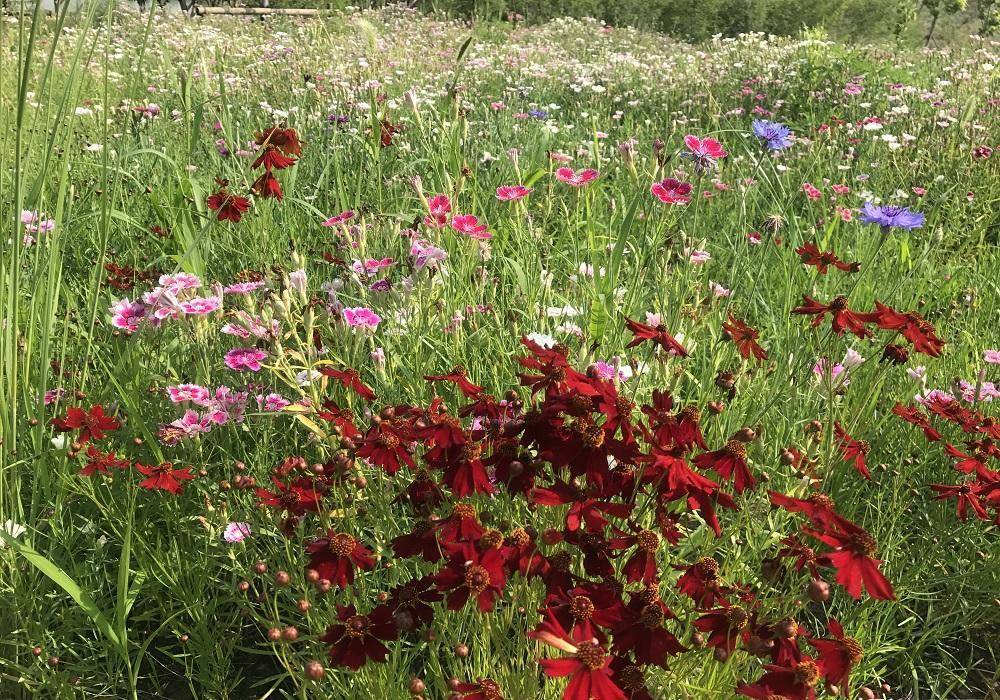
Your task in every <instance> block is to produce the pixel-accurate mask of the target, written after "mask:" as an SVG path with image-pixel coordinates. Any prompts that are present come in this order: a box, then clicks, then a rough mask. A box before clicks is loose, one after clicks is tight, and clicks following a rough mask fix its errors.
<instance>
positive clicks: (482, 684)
mask: <svg viewBox="0 0 1000 700" xmlns="http://www.w3.org/2000/svg"><path fill="white" fill-rule="evenodd" d="M479 693H480V695H482V696H483V700H503V693H502V692H501V691H500V686H499V685H497V683H496V681H491V680H490V679H488V678H483V679H482V680H480V681H479Z"/></svg>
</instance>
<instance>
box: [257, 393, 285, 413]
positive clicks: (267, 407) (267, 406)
mask: <svg viewBox="0 0 1000 700" xmlns="http://www.w3.org/2000/svg"><path fill="white" fill-rule="evenodd" d="M257 403H258V404H259V405H260V407H261V410H264V411H271V412H274V411H280V410H281V409H283V408H284V407H285V406H290V405H291V404H292V402H291V401H289V400H288V399H286V398H285V397H284V396H282V395H281V394H276V393H270V394H267V395H266V396H265V395H264V394H261V395H260V396H258V397H257Z"/></svg>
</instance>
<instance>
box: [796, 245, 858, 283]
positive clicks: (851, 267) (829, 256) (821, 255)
mask: <svg viewBox="0 0 1000 700" xmlns="http://www.w3.org/2000/svg"><path fill="white" fill-rule="evenodd" d="M795 252H796V253H798V255H799V258H800V259H801V260H802V262H803V264H805V265H810V266H812V267H815V268H816V270H817V271H818V272H819V273H820V274H821V275H825V274H826V272H827V269H828V268H829V266H830V265H833V266H834V267H836V268H837V269H838V270H841V271H842V272H857V271H858V270H860V269H861V263H857V262H852V263H847V262H843V261H842V260H841V259H840V258H838V257H837V256H836V255H834V254H833V252H832V251H827V252H821V251H820V249H819V247H818V246H817V245H816V244H815V243H814V242H812V241H810V242H809V243H806V244H804V245H802V246H801V247H799V248H796V249H795Z"/></svg>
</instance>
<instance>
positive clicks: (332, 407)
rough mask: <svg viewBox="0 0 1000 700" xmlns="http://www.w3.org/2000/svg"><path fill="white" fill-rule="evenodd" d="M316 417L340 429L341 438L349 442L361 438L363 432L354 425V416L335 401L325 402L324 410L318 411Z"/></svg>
mask: <svg viewBox="0 0 1000 700" xmlns="http://www.w3.org/2000/svg"><path fill="white" fill-rule="evenodd" d="M316 415H317V416H319V417H320V418H322V419H323V420H325V421H329V422H330V423H333V424H334V425H335V426H337V427H338V428H340V433H341V437H345V438H347V439H348V440H353V439H355V438H358V437H361V431H360V430H358V427H357V426H356V425H355V424H354V419H353V414H352V413H351V412H350V411H348V410H346V409H343V408H340V407H339V406H337V404H335V403H334V402H333V401H324V402H323V408H322V410H320V411H317V412H316Z"/></svg>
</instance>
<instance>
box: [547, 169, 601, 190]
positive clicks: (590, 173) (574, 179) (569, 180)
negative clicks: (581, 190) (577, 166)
mask: <svg viewBox="0 0 1000 700" xmlns="http://www.w3.org/2000/svg"><path fill="white" fill-rule="evenodd" d="M599 175H600V173H598V172H597V171H596V170H594V169H593V168H585V169H583V170H577V171H576V172H573V168H566V167H563V168H559V169H557V170H556V179H557V180H559V182H565V183H566V184H567V185H572V186H573V187H583V186H584V185H587V184H589V183H591V182H593V181H594V180H596V179H597V178H598V176H599Z"/></svg>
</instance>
